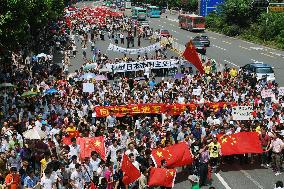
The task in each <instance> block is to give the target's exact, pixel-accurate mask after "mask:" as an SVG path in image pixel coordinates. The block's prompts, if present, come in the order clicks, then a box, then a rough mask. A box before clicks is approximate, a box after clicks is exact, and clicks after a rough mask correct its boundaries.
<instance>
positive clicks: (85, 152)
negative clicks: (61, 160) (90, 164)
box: [77, 136, 106, 161]
mask: <svg viewBox="0 0 284 189" xmlns="http://www.w3.org/2000/svg"><path fill="white" fill-rule="evenodd" d="M77 144H79V145H80V158H82V159H83V158H85V157H91V153H92V151H96V152H97V153H98V154H99V155H100V156H101V158H102V159H103V160H104V161H105V160H106V150H105V143H104V137H103V136H99V137H93V138H87V137H84V138H79V140H77Z"/></svg>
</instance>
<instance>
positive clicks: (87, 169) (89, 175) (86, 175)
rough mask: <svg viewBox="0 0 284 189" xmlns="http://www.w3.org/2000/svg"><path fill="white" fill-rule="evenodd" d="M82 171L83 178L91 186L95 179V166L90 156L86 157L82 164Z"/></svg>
mask: <svg viewBox="0 0 284 189" xmlns="http://www.w3.org/2000/svg"><path fill="white" fill-rule="evenodd" d="M82 168H83V170H82V173H83V179H84V181H85V185H86V186H90V184H91V181H92V180H93V176H94V174H93V166H92V164H91V163H90V158H89V157H86V158H85V162H84V163H83V164H82Z"/></svg>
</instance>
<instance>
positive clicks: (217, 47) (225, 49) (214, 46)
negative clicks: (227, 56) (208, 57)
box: [212, 45, 227, 51]
mask: <svg viewBox="0 0 284 189" xmlns="http://www.w3.org/2000/svg"><path fill="white" fill-rule="evenodd" d="M212 46H213V47H216V48H218V49H221V50H223V51H226V50H227V49H224V48H222V47H219V46H217V45H212Z"/></svg>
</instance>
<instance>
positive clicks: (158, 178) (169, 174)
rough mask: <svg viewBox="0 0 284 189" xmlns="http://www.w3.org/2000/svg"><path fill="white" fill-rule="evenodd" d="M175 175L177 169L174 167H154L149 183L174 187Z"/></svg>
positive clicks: (151, 170) (150, 184)
mask: <svg viewBox="0 0 284 189" xmlns="http://www.w3.org/2000/svg"><path fill="white" fill-rule="evenodd" d="M175 176H176V170H174V169H164V168H154V167H152V168H151V169H150V176H149V181H148V185H149V186H164V187H170V188H172V187H174V182H175Z"/></svg>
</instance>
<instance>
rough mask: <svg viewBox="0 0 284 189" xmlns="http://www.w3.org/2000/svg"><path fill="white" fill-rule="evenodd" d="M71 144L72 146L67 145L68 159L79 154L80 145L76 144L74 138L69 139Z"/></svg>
mask: <svg viewBox="0 0 284 189" xmlns="http://www.w3.org/2000/svg"><path fill="white" fill-rule="evenodd" d="M71 142H72V144H71V145H69V147H70V151H69V157H72V156H74V155H75V156H77V157H79V154H80V145H78V144H76V138H72V139H71Z"/></svg>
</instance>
